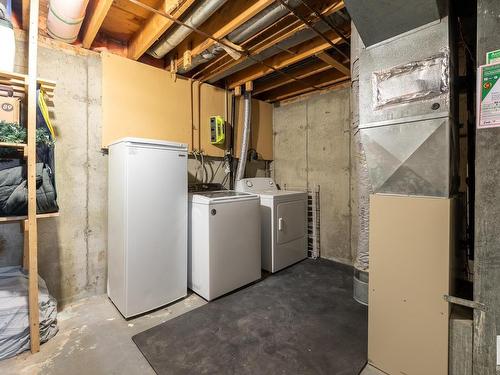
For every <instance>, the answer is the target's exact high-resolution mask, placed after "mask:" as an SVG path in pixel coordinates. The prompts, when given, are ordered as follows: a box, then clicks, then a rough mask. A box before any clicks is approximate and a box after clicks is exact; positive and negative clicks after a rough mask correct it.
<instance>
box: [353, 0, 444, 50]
mask: <svg viewBox="0 0 500 375" xmlns="http://www.w3.org/2000/svg"><path fill="white" fill-rule="evenodd" d="M444 3H445V1H441V0H413V1H411V2H408V1H405V0H377V1H373V0H345V6H346V8H347V11H348V12H349V15H350V16H351V18H352V20H353V22H354V25H355V26H356V29H357V30H358V32H359V35H360V36H361V40H363V43H364V44H365V46H366V47H369V46H371V45H373V44H376V43H379V42H381V41H383V40H387V39H389V38H392V37H395V36H396V35H400V34H402V33H405V32H407V31H409V30H413V29H415V28H417V27H420V26H422V25H425V24H427V23H429V22H432V21H436V20H438V19H440V18H441V17H442V16H443V14H444V11H443V10H444V9H445V5H444Z"/></svg>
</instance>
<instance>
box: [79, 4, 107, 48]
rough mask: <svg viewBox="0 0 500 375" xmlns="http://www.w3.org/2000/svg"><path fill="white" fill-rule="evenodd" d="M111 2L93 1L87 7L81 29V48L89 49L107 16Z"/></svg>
mask: <svg viewBox="0 0 500 375" xmlns="http://www.w3.org/2000/svg"><path fill="white" fill-rule="evenodd" d="M112 4H113V0H93V1H92V2H91V3H90V4H89V5H88V7H87V16H86V17H85V22H84V24H83V27H82V36H83V37H82V39H83V42H82V45H83V48H90V46H91V45H92V42H93V41H94V39H95V36H96V35H97V32H98V31H99V29H100V28H101V25H102V23H103V22H104V18H106V15H107V14H108V11H109V8H111V5H112Z"/></svg>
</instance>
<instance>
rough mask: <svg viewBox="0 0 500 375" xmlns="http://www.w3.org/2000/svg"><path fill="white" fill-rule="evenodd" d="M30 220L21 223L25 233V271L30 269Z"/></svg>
mask: <svg viewBox="0 0 500 375" xmlns="http://www.w3.org/2000/svg"><path fill="white" fill-rule="evenodd" d="M28 228H29V225H28V220H23V221H21V230H22V232H23V245H24V247H23V268H24V270H25V271H28V269H29V237H28Z"/></svg>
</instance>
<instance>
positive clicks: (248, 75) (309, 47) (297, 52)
mask: <svg viewBox="0 0 500 375" xmlns="http://www.w3.org/2000/svg"><path fill="white" fill-rule="evenodd" d="M325 36H326V37H327V38H328V39H330V40H331V41H332V42H333V43H335V44H338V43H341V42H342V41H343V39H342V38H341V37H340V36H338V35H337V34H336V33H335V32H333V31H328V32H326V33H325ZM330 47H331V46H330V44H329V43H327V42H326V41H325V40H324V39H323V38H321V37H316V38H314V39H311V40H308V41H306V42H303V43H301V44H299V45H297V46H295V47H292V48H289V52H291V53H289V52H288V51H287V52H281V53H278V54H277V55H275V56H272V57H270V58H268V59H266V60H264V63H265V65H267V66H265V65H262V64H259V63H256V64H254V65H252V66H250V67H248V68H246V69H243V70H241V71H239V72H237V73H235V74H233V75H231V76H229V77H228V79H227V80H226V83H227V85H228V88H229V89H233V88H234V87H236V86H238V85H241V84H243V83H245V82H246V81H253V80H256V79H258V78H260V77H263V76H265V75H267V74H269V73H271V72H273V71H274V69H282V68H284V67H287V66H289V65H292V64H295V63H297V62H299V61H301V60H304V59H306V58H308V57H310V56H313V55H315V54H317V53H319V52H322V51H324V50H326V49H328V48H330ZM271 67H272V68H271Z"/></svg>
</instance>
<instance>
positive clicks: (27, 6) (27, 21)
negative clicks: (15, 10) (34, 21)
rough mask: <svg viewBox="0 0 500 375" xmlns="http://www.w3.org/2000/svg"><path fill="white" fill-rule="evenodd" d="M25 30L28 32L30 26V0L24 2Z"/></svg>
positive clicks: (23, 0)
mask: <svg viewBox="0 0 500 375" xmlns="http://www.w3.org/2000/svg"><path fill="white" fill-rule="evenodd" d="M22 12H23V14H22V17H23V30H28V27H29V24H30V0H22Z"/></svg>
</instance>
